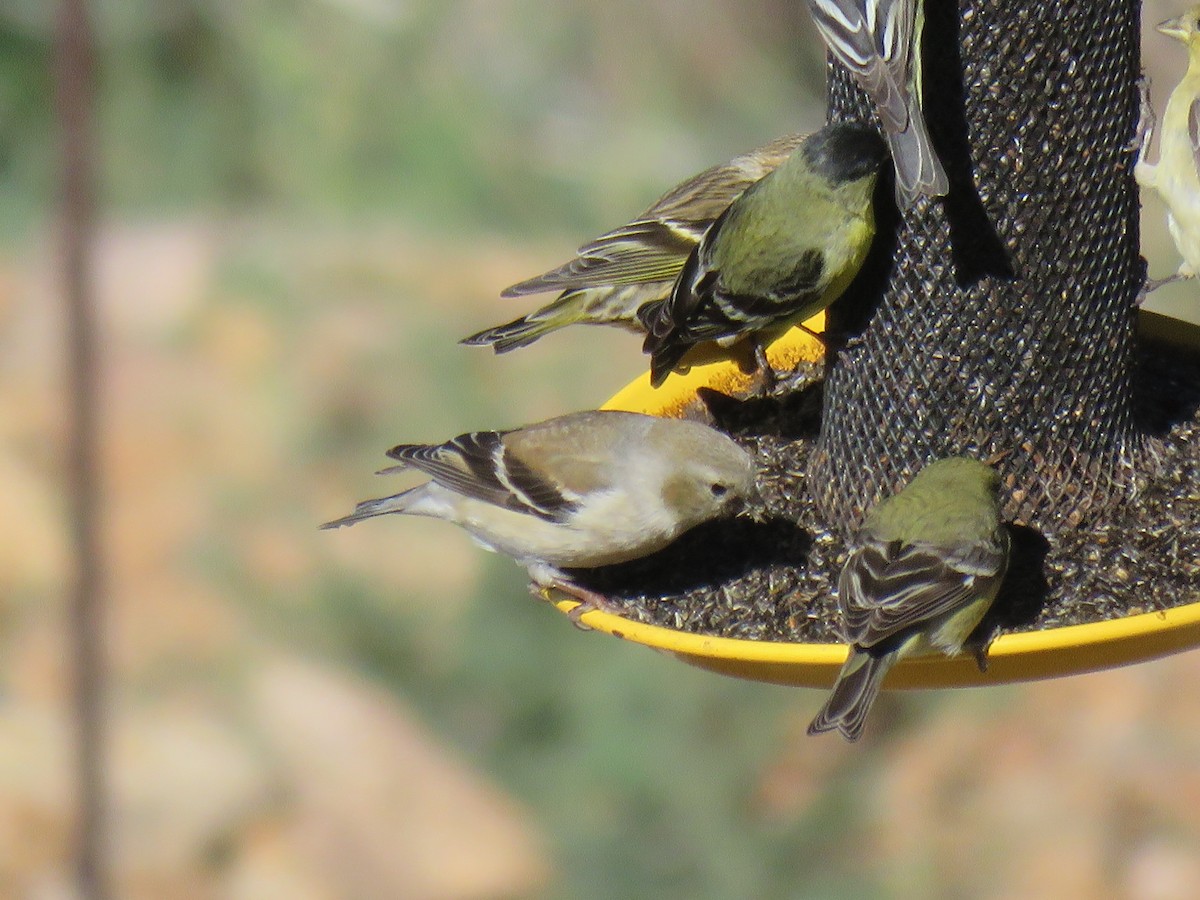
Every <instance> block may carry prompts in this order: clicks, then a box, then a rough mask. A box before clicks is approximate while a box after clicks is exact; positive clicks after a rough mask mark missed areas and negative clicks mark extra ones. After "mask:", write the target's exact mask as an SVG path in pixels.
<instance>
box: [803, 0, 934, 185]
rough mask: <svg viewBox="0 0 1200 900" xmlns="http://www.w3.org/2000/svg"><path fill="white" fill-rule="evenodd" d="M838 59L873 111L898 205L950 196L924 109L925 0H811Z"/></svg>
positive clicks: (817, 21) (816, 19)
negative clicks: (884, 144) (924, 196)
mask: <svg viewBox="0 0 1200 900" xmlns="http://www.w3.org/2000/svg"><path fill="white" fill-rule="evenodd" d="M808 7H809V12H811V13H812V19H813V24H814V25H816V27H817V31H819V32H820V33H821V37H822V38H823V39H824V41H825V46H826V48H827V49H828V50H829V52H830V53H831V54H833V57H834V59H836V60H837V61H838V62H839V63H841V64H842V66H843V67H845V69H846V70H847V71H848V72H849V73H850V75H851V76H852V77H853V78H854V81H855V83H857V84H858V86H859V87H860V88H862V89H863V91H865V92H866V94H867V96H868V97H869V98H870V100H871V102H872V103H873V104H874V106H875V112H876V113H877V114H878V116H879V121H880V124H881V125H882V126H883V133H884V137H885V138H887V142H888V147H889V148H890V150H891V154H892V163H893V165H894V167H895V169H896V202H897V203H898V204H899V205H900V207H901V208H902V209H903V208H906V207H908V206H911V205H912V204H913V202H914V201H915V200H916V198H917V197H918V196H919V195H921V194H927V195H929V196H931V197H941V196H943V195H945V194H946V193H947V191H949V189H950V186H949V180H948V179H947V177H946V170H945V169H944V168H942V163H941V161H940V160H939V159H938V155H937V152H936V151H935V150H934V149H933V144H932V143H931V142H930V140H929V131H928V129H927V128H926V127H925V114H924V112H923V111H922V109H921V46H920V45H921V31H922V29H923V26H924V20H925V10H924V7H923V6H922V0H808Z"/></svg>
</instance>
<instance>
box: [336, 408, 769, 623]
mask: <svg viewBox="0 0 1200 900" xmlns="http://www.w3.org/2000/svg"><path fill="white" fill-rule="evenodd" d="M388 456H390V457H392V458H393V459H396V460H399V461H400V463H401V464H400V465H399V466H392V467H390V468H387V469H384V470H383V471H382V472H381V473H380V474H390V473H392V472H396V471H399V470H402V469H408V468H413V469H418V470H420V471H421V472H423V473H424V474H426V475H428V476H430V477H431V479H432V480H431V481H428V482H426V483H424V484H421V485H418V486H417V487H414V488H410V489H409V490H406V491H402V492H401V493H399V494H393V495H392V496H389V497H383V498H381V499H378V500H368V501H366V502H363V503H360V504H358V506H357V507H356V508H355V510H354V512H353V513H351V514H350V515H348V516H345V517H343V518H341V519H336V520H334V521H332V522H327V523H326V524H324V525H322V526H321V527H322V528H337V527H339V526H342V525H352V524H354V523H355V522H360V521H362V520H363V519H368V518H372V517H374V516H382V515H387V514H390V513H402V514H405V515H413V516H430V517H433V518H438V519H445V520H447V521H449V522H453V523H454V524H455V525H458V526H460V527H461V528H463V529H465V530H466V531H467V532H468V533H469V534H470V535H471V536H472V537H473V538H474V539H475V540H476V541H477V542H478V543H479V544H481V545H482V546H483V547H485V548H487V549H488V550H495V551H499V552H501V553H505V554H507V555H508V556H511V557H512V558H513V559H515V560H516V561H517V562H518V563H520V564H521V565H523V566H525V568H526V569H527V570H528V572H529V575H530V577H531V578H532V580H533V581H534V583H535V584H536V585H538V586H541V587H545V588H557V589H559V590H561V591H563V592H565V593H567V594H569V595H571V596H573V597H575V598H577V599H578V600H580V602H581V603H582V604H584V606H585V607H586V608H592V607H599V608H605V607H606V601H605V598H604V597H602V596H600V595H598V594H596V593H595V592H592V591H588V590H586V589H585V588H583V587H581V586H580V585H578V584H577V583H576V582H575V581H574V580H573V579H572V578H571V577H570V576H569V575H568V574H567V573H566V572H564V571H563V570H565V569H586V568H592V567H596V566H606V565H611V564H614V563H620V562H625V561H628V560H631V559H636V558H638V557H641V556H645V555H647V554H649V553H653V552H654V551H656V550H659V549H661V548H663V547H665V546H667V545H668V544H669V543H671V542H672V541H673V540H675V539H676V538H677V537H679V536H680V535H681V534H683V533H684V532H685V531H688V530H689V529H691V528H694V527H695V526H696V525H699V524H701V523H702V522H706V521H709V520H710V519H714V518H717V517H719V516H724V515H730V514H734V513H736V512H739V511H742V510H744V509H747V508H748V507H749V508H750V509H751V510H752V509H753V508H754V507H755V506H756V505H757V504H759V503H760V502H761V501H760V500H759V499H758V492H757V489H756V488H755V482H754V478H755V465H754V461H753V459H752V458H751V456H750V454H749V453H747V452H746V451H745V450H743V449H742V448H741V447H739V446H738V445H737V444H736V443H734V442H733V440H731V439H730V438H729V437H728V436H726V435H724V434H722V433H721V432H719V431H716V430H715V429H713V428H710V427H708V426H707V425H703V424H701V423H699V422H692V421H687V420H682V419H662V418H657V417H654V416H647V415H642V414H640V413H630V412H617V411H589V412H579V413H572V414H570V415H565V416H559V417H557V418H554V419H548V420H547V421H545V422H539V423H537V424H535V425H528V426H526V427H524V428H518V429H516V430H513V431H476V432H471V433H469V434H463V435H460V436H458V437H456V438H454V439H453V440H450V441H447V442H446V443H444V444H401V445H400V446H398V447H394V448H392V449H391V450H389V451H388Z"/></svg>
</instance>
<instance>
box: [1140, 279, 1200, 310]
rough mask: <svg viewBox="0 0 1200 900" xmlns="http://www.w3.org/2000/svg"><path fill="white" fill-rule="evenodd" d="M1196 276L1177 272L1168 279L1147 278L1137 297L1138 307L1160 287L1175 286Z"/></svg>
mask: <svg viewBox="0 0 1200 900" xmlns="http://www.w3.org/2000/svg"><path fill="white" fill-rule="evenodd" d="M1195 277H1196V276H1195V275H1194V274H1189V273H1187V272H1176V273H1175V274H1174V275H1168V276H1167V277H1166V278H1147V279H1146V280H1145V281H1144V282H1143V283H1142V289H1141V290H1140V291H1139V292H1138V295H1137V305H1138V306H1141V305H1142V303H1143V302H1145V300H1146V297H1147V295H1149V294H1152V293H1153V292H1154V291H1157V290H1158V289H1159V288H1160V287H1165V286H1166V285H1168V284H1174V283H1175V282H1176V281H1186V280H1188V279H1189V278H1195Z"/></svg>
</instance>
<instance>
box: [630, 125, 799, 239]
mask: <svg viewBox="0 0 1200 900" xmlns="http://www.w3.org/2000/svg"><path fill="white" fill-rule="evenodd" d="M804 138H805V135H803V134H789V135H785V136H784V137H781V138H776V139H775V140H773V141H771V142H770V143H769V144H764V145H763V146H761V147H758V148H757V149H754V150H751V151H750V152H749V153H743V154H742V155H741V156H735V157H734V158H733V159H731V160H730V161H729V162H727V163H721V164H720V165H717V166H713V167H712V168H710V169H705V170H704V171H703V172H701V173H700V174H699V175H696V176H693V177H692V178H689V179H688V180H687V181H684V182H682V183H681V184H678V185H676V186H675V187H673V188H671V190H669V191H667V192H666V193H665V194H663V195H662V196H661V197H659V198H658V199H657V200H656V201H654V204H653V205H652V206H651V207H650V208H649V209H647V210H646V211H645V212H644V213H642V214H641V215H640V216H638V218H639V219H655V220H665V221H669V222H675V223H677V224H686V223H691V224H693V225H697V226H703V227H702V228H699V229H697V233H696V240H700V238H701V237H702V236H703V234H704V231H705V230H707V227H708V226H709V225H711V224H712V221H713V220H714V219H716V218H717V216H719V215H720V214H721V213H723V212H724V211H725V209H726V208H727V207H728V206H729V204H730V203H732V202H733V201H734V200H736V199H737V198H738V197H740V196H741V194H742V192H743V191H744V190H746V188H748V187H750V185H752V184H754V183H755V182H756V181H761V180H762V179H763V178H764V177H766V176H767V175H769V174H771V173H772V172H774V171H775V170H776V169H777V168H779V166H780V165H781V164H782V163H783V161H784V160H785V159H787V158H788V157H789V156H791V155H792V151H794V150H795V149H796V148H797V147H799V146H800V144H801V143H802V142H803V141H804Z"/></svg>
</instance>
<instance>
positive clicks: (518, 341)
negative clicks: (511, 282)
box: [459, 314, 571, 353]
mask: <svg viewBox="0 0 1200 900" xmlns="http://www.w3.org/2000/svg"><path fill="white" fill-rule="evenodd" d="M534 315H536V314H531V315H528V316H522V317H521V318H519V319H514V320H513V321H511V322H508V323H506V324H504V325H497V326H496V327H495V328H485V329H484V330H483V331H480V332H476V333H475V334H472V335H470V336H469V337H465V338H463V339H462V340H461V341H459V343H460V344H466V345H467V346H469V347H488V346H490V347H491V348H492V349H493V350H494V351H496V352H497V353H507V352H508V351H509V350H517V349H519V348H521V347H528V346H529V345H530V344H532V343H533V342H534V341H536V340H537V339H538V338H540V337H541V336H542V335H544V334H549V333H550V332H551V331H555V330H557V329H559V328H562V327H564V326H566V325H570V324H571V323H570V322H559V321H549V322H545V321H542V322H539V321H536V320H535V319H534V317H533V316H534Z"/></svg>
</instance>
